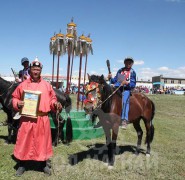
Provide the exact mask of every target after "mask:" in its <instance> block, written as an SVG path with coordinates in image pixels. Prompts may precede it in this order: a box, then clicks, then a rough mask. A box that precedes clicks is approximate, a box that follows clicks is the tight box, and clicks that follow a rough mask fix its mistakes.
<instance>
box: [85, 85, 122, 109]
mask: <svg viewBox="0 0 185 180" xmlns="http://www.w3.org/2000/svg"><path fill="white" fill-rule="evenodd" d="M91 83H92V84H91ZM91 83H90V84H89V85H87V86H86V94H90V93H91V92H93V91H95V92H97V93H98V96H97V99H98V101H97V102H96V104H95V103H93V101H92V103H93V105H94V104H95V105H96V106H94V110H93V111H95V110H96V109H98V108H101V106H102V105H103V104H104V103H105V102H106V101H107V100H108V99H110V98H111V97H112V96H113V95H114V94H115V93H116V92H117V91H118V90H119V89H120V87H121V86H122V85H120V86H119V87H118V88H116V89H115V90H114V91H113V92H112V93H111V94H110V95H109V96H108V97H107V98H106V99H105V100H104V101H102V100H101V97H102V96H101V94H102V93H103V87H104V85H103V84H98V83H96V82H91ZM89 102H91V101H89Z"/></svg>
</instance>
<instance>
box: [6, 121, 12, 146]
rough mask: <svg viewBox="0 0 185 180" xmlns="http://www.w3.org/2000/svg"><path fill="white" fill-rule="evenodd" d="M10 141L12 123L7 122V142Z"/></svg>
mask: <svg viewBox="0 0 185 180" xmlns="http://www.w3.org/2000/svg"><path fill="white" fill-rule="evenodd" d="M11 142H12V124H10V123H8V137H7V143H8V144H10V143H11Z"/></svg>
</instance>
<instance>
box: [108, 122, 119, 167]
mask: <svg viewBox="0 0 185 180" xmlns="http://www.w3.org/2000/svg"><path fill="white" fill-rule="evenodd" d="M119 124H120V123H118V124H115V125H114V127H113V128H112V141H111V143H110V144H111V149H112V152H111V158H110V163H109V165H110V166H113V165H114V162H115V154H116V141H117V137H118V130H119Z"/></svg>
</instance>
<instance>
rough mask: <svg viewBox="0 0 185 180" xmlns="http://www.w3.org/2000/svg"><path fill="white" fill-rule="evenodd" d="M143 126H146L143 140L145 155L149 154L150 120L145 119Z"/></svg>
mask: <svg viewBox="0 0 185 180" xmlns="http://www.w3.org/2000/svg"><path fill="white" fill-rule="evenodd" d="M145 127H146V141H145V143H146V144H147V150H146V156H150V136H151V134H150V133H151V131H150V122H148V121H147V122H146V121H145Z"/></svg>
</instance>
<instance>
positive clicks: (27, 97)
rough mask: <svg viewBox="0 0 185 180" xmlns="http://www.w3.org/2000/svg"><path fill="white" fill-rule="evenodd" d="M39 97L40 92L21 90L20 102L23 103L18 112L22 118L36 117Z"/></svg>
mask: <svg viewBox="0 0 185 180" xmlns="http://www.w3.org/2000/svg"><path fill="white" fill-rule="evenodd" d="M40 96H41V92H40V91H29V90H23V95H22V101H24V106H23V108H22V109H21V111H20V113H21V115H22V116H28V117H32V118H37V117H38V109H39V104H40Z"/></svg>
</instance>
